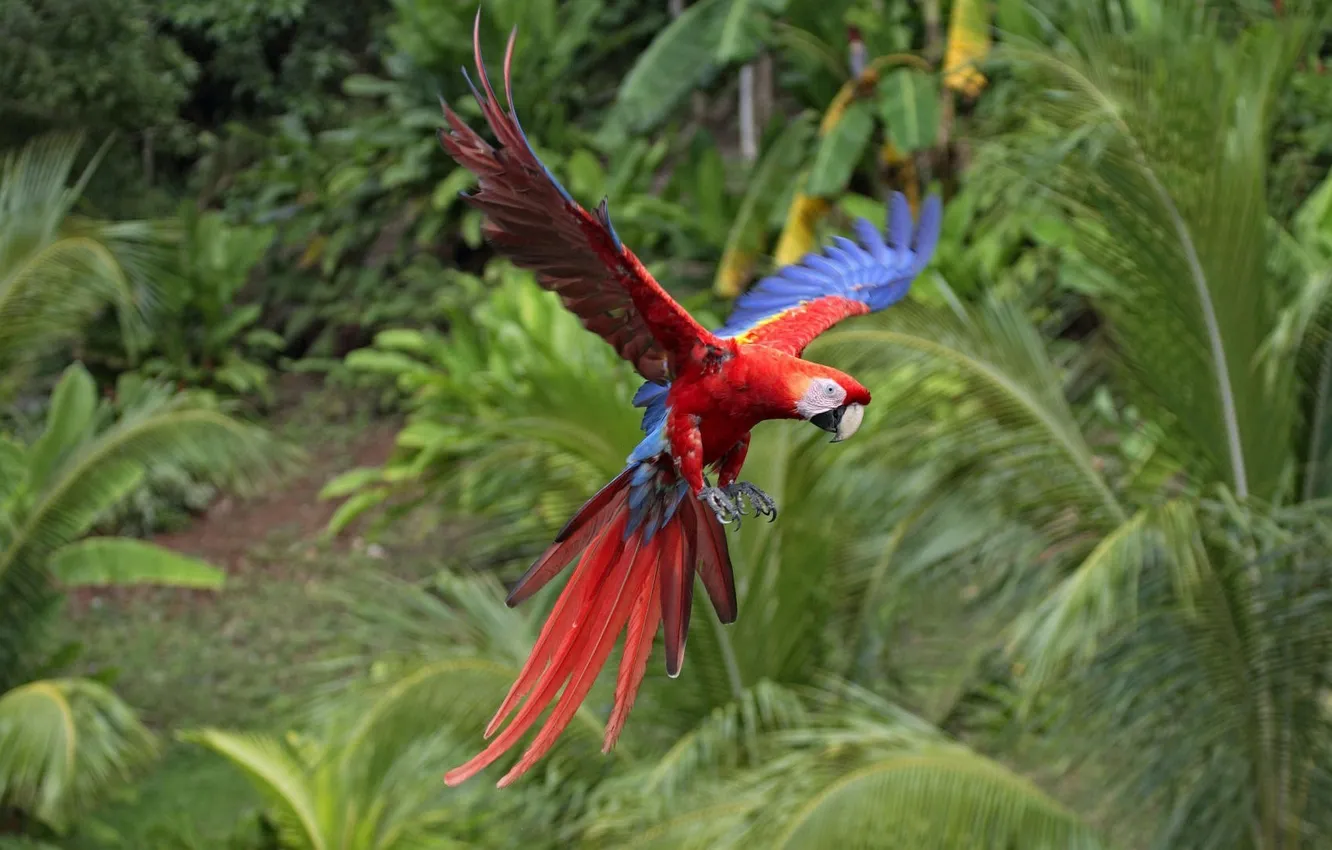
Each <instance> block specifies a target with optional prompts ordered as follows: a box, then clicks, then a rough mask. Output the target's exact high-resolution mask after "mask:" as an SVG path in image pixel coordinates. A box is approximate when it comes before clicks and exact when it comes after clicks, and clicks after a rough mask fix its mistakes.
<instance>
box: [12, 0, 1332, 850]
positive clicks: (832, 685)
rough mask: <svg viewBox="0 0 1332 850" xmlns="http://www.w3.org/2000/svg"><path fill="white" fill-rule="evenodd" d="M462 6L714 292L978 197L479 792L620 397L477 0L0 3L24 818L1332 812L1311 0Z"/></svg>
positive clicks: (548, 124) (720, 844) (543, 109)
mask: <svg viewBox="0 0 1332 850" xmlns="http://www.w3.org/2000/svg"><path fill="white" fill-rule="evenodd" d="M479 6H480V8H481V10H482V13H483V14H482V39H483V42H484V44H485V49H486V54H487V56H488V57H489V58H490V61H491V62H492V63H498V61H499V58H500V57H501V56H502V55H503V53H502V50H503V44H504V39H505V38H506V37H507V35H508V32H509V30H510V28H511V27H512V26H513V25H515V24H517V25H519V33H518V44H517V50H516V54H515V57H514V69H513V76H514V93H515V98H516V101H517V103H516V106H517V108H518V111H519V113H520V114H521V116H522V119H523V125H524V127H525V129H526V130H527V133H528V135H529V136H530V138H531V139H532V142H533V144H534V146H535V147H536V148H537V150H538V152H539V153H540V154H541V156H542V157H543V158H544V159H545V162H546V163H547V165H548V166H549V167H550V168H551V169H552V170H553V171H554V172H555V173H556V174H557V175H559V177H560V179H561V180H562V181H563V182H564V183H565V184H566V185H567V186H568V187H569V189H570V190H571V192H572V193H573V195H574V196H576V197H577V198H578V199H579V201H580V202H582V203H583V204H584V205H585V206H588V207H591V206H592V205H593V204H595V203H597V202H598V201H599V200H600V199H601V198H602V197H603V196H607V197H609V200H610V208H611V210H612V212H613V214H614V216H615V221H616V224H617V228H618V230H619V232H620V235H621V236H622V237H623V239H624V241H625V243H626V244H628V245H629V246H631V247H632V248H633V249H634V250H635V251H636V252H637V253H638V254H639V255H640V256H641V257H642V258H643V260H644V262H645V263H646V264H647V265H648V267H649V269H650V270H651V271H652V272H653V273H654V274H655V275H656V276H657V278H658V279H659V280H661V281H662V282H663V284H664V285H665V286H666V287H667V288H668V289H669V290H670V292H671V293H672V294H673V295H675V296H676V297H677V298H678V299H680V300H681V301H682V302H683V303H684V304H685V305H686V306H687V307H688V308H689V309H690V310H691V311H693V312H694V313H695V315H697V316H699V317H700V319H703V320H705V321H704V323H705V324H709V325H710V326H716V325H717V324H720V322H721V320H722V319H723V318H724V317H725V315H726V313H727V310H728V309H729V302H730V301H731V300H732V299H733V298H735V297H736V296H737V295H738V294H740V293H742V292H743V291H745V289H746V287H748V286H749V285H751V284H752V283H754V282H755V281H756V280H757V279H759V278H761V277H762V276H763V275H765V274H767V273H768V272H770V271H772V270H773V269H775V268H777V267H779V266H780V265H782V264H786V263H790V262H793V261H795V260H797V259H798V258H799V257H800V256H802V255H803V254H804V253H805V252H806V251H808V250H810V249H811V248H813V247H815V246H817V245H819V244H821V243H822V242H823V241H824V240H825V239H829V238H831V237H832V236H833V235H836V234H842V233H846V232H848V230H849V226H850V222H851V221H852V219H853V218H854V217H855V216H867V217H869V218H871V219H873V220H875V221H882V220H883V217H884V215H885V205H884V204H885V199H886V197H887V194H888V192H889V191H891V190H898V191H902V192H904V193H905V194H906V195H907V196H908V198H909V199H910V200H911V203H912V204H913V205H915V204H918V203H919V202H920V200H921V199H922V198H923V197H925V195H926V194H927V193H929V192H938V193H940V194H942V195H943V197H944V207H945V222H944V232H943V236H942V239H941V242H940V247H939V249H938V251H937V254H936V257H935V260H934V261H933V262H932V264H931V265H930V267H929V268H928V269H927V270H926V272H925V273H924V274H922V276H921V277H920V278H919V279H918V280H917V282H916V283H915V285H914V286H913V289H912V293H911V295H910V297H909V298H908V299H907V300H906V301H904V302H902V303H901V304H899V305H898V306H896V307H894V308H892V309H891V310H888V311H885V312H883V313H880V314H876V315H874V316H869V317H861V318H857V319H854V320H851V321H848V322H845V323H843V324H841V325H839V326H838V327H837V328H836V329H835V330H834V331H832V332H830V333H828V334H826V335H825V336H824V337H822V338H821V339H820V340H818V341H817V342H816V343H815V345H813V346H812V347H811V348H810V350H809V351H808V352H807V355H806V356H807V357H809V358H811V359H814V360H818V361H821V362H826V363H829V364H832V365H836V366H838V367H839V368H843V369H847V370H849V371H852V372H853V373H854V374H855V375H857V377H858V378H860V379H861V380H862V381H863V382H864V383H865V384H866V385H867V386H869V387H870V388H871V390H872V391H873V394H874V399H875V401H874V403H873V405H871V407H870V408H869V412H868V415H867V420H866V423H865V426H864V427H863V428H862V429H861V432H860V433H859V434H858V435H857V436H856V438H855V439H853V440H851V441H849V442H847V443H843V444H838V445H837V446H830V445H828V444H827V441H826V440H825V439H822V438H821V437H820V436H819V435H818V433H817V432H816V431H815V429H812V428H806V427H801V426H798V425H794V424H790V423H770V424H766V425H763V426H760V427H759V429H758V430H757V431H756V433H755V442H754V446H753V448H752V450H751V452H750V455H749V462H748V464H747V467H746V474H745V477H746V478H748V479H752V480H753V481H754V482H755V483H756V484H758V485H759V486H761V487H763V488H764V489H765V490H766V491H767V492H769V493H771V494H773V495H774V496H775V497H776V499H777V501H778V503H779V505H780V506H781V517H780V519H779V521H778V522H776V523H774V524H771V525H769V524H767V523H758V522H750V523H745V524H744V525H743V527H742V528H740V529H739V530H732V531H729V532H728V534H729V535H730V538H731V547H732V553H733V556H734V560H735V566H736V574H737V581H738V585H739V597H740V604H739V610H740V615H739V620H738V621H737V622H736V623H734V624H733V625H729V626H725V627H723V626H721V625H719V624H718V623H717V622H716V620H715V616H714V615H713V612H712V611H711V609H710V608H708V605H707V602H706V601H705V600H703V599H702V596H703V594H698V595H697V597H698V598H696V599H695V603H694V604H695V605H696V606H699V607H698V609H697V610H696V611H695V614H694V616H693V619H692V622H693V625H692V630H691V637H690V640H689V645H688V646H689V648H688V654H687V656H686V660H685V665H684V670H683V673H682V675H681V676H680V677H679V678H678V679H674V680H672V679H669V678H667V677H666V675H665V673H664V670H663V665H662V664H661V662H660V658H661V655H660V652H661V651H660V649H658V650H656V651H655V652H656V654H654V657H653V661H652V663H651V665H650V667H649V672H648V676H647V679H646V680H645V682H644V685H643V688H642V690H641V693H640V695H639V697H638V700H637V703H636V705H635V708H634V710H633V713H632V714H631V715H630V717H629V721H628V724H627V727H626V729H625V732H624V735H623V737H622V739H621V742H620V743H619V745H618V746H617V747H616V749H615V750H614V751H613V752H611V753H610V754H605V755H603V754H602V753H601V752H600V740H601V733H602V729H603V725H604V723H605V721H606V711H607V706H608V705H609V702H610V695H611V690H612V688H613V684H612V683H611V682H610V681H608V680H609V679H610V678H611V677H609V676H603V677H602V681H600V682H599V683H598V685H597V689H596V690H594V691H593V693H592V696H591V697H590V698H589V699H588V701H587V703H586V704H585V705H584V706H583V708H582V709H581V710H580V712H579V715H578V719H577V720H576V721H575V723H574V725H573V726H571V727H570V729H569V730H568V731H567V732H566V733H565V735H564V736H563V740H561V742H560V743H559V744H558V745H557V746H556V748H555V750H554V751H553V752H552V754H551V756H550V757H549V758H547V759H546V760H545V761H543V762H542V763H541V764H540V765H538V767H537V768H536V769H535V770H534V771H533V772H532V773H531V774H529V775H528V776H526V777H524V779H523V780H522V781H521V782H519V783H518V784H516V785H515V786H514V787H511V788H508V789H506V790H503V791H499V790H496V789H495V788H494V787H493V786H494V780H495V779H496V778H498V776H499V775H501V774H502V772H503V770H504V769H505V765H504V764H500V765H496V766H495V767H494V768H492V769H491V770H488V771H487V772H486V773H485V774H483V775H482V776H481V777H480V778H478V779H477V780H475V781H472V782H469V783H467V784H465V785H463V786H462V787H460V788H456V789H449V788H446V787H445V786H444V784H443V781H442V776H443V774H444V772H445V771H446V770H448V769H449V768H452V767H454V766H456V765H458V764H459V763H461V762H462V761H463V760H465V759H466V758H468V757H470V756H471V755H472V754H473V753H474V752H476V750H477V748H478V747H479V746H480V744H481V729H482V727H483V725H484V723H485V721H486V719H487V718H488V717H489V715H490V713H491V712H492V711H493V710H494V709H495V707H496V706H497V705H498V703H499V701H500V699H501V698H502V696H503V695H504V693H505V692H506V690H507V688H508V686H509V684H510V682H511V681H512V680H513V677H514V675H515V674H516V672H517V670H518V668H519V667H520V666H521V664H522V663H523V661H524V660H525V658H526V656H527V653H528V650H529V649H530V647H531V645H532V641H533V639H534V637H535V634H536V630H537V628H538V627H539V625H540V623H541V622H542V619H543V617H544V614H545V612H546V610H548V607H549V605H550V604H551V602H552V601H553V599H554V596H555V595H556V593H557V592H558V586H557V587H555V588H552V589H548V590H546V591H544V592H543V593H542V594H541V595H540V596H539V597H538V598H536V599H534V600H533V601H532V602H531V603H528V604H526V605H524V606H522V607H520V608H518V609H514V610H510V609H508V608H506V607H505V606H504V602H503V597H504V592H505V586H506V583H509V582H512V581H513V580H514V579H516V578H517V576H518V575H520V574H521V572H522V571H523V570H524V569H525V568H526V567H527V565H528V564H529V563H530V562H531V559H532V558H533V557H535V556H536V555H537V554H538V553H539V552H540V551H541V550H542V549H544V547H545V545H546V544H547V543H548V541H549V540H550V539H551V537H552V536H553V535H554V533H555V532H556V531H557V530H558V529H559V528H560V526H561V525H563V523H564V522H565V520H566V519H567V518H568V516H569V515H570V513H571V512H572V511H573V510H574V509H575V508H576V507H577V506H578V505H579V504H581V502H582V501H583V500H584V499H586V498H587V497H588V496H590V495H591V494H592V493H593V492H594V491H595V490H596V489H597V488H598V487H599V486H600V485H601V484H602V483H604V482H605V481H606V480H608V479H609V478H611V477H612V476H613V475H615V474H616V473H617V472H619V470H620V469H621V467H622V465H623V463H624V459H625V456H626V455H627V453H628V452H629V450H630V449H631V448H632V446H633V445H634V443H636V442H637V440H638V436H639V432H638V426H639V418H640V415H641V414H640V411H638V410H636V409H634V408H633V407H631V406H630V398H631V396H632V394H633V392H634V390H635V389H636V388H637V383H638V382H637V381H636V380H635V377H636V376H635V375H634V374H633V372H632V370H631V369H630V368H629V366H628V365H627V364H626V363H624V362H622V361H621V360H619V359H618V358H617V357H616V356H615V354H614V352H613V351H612V350H611V349H610V347H609V346H607V345H606V344H605V343H604V342H603V341H602V340H600V339H598V338H596V337H595V336H594V335H592V334H590V333H587V332H585V331H583V330H582V329H581V327H580V326H579V325H578V322H577V320H576V319H575V318H574V317H573V316H571V315H570V314H568V313H567V312H566V311H564V310H563V309H562V308H561V307H560V305H559V303H558V301H557V300H556V299H555V298H554V297H553V296H551V295H550V294H548V293H545V292H543V291H541V290H540V289H539V288H537V287H536V286H535V284H534V283H533V281H532V279H531V277H530V276H529V275H528V274H526V273H524V272H520V271H517V270H515V269H514V268H513V267H512V266H511V265H509V264H508V263H507V262H505V261H503V260H500V259H497V258H495V257H494V255H493V253H492V251H491V250H490V249H489V248H488V247H487V246H486V244H485V243H484V241H483V239H482V237H481V222H480V220H479V219H478V217H477V216H476V214H475V213H474V212H473V211H471V210H469V209H468V208H467V207H466V206H465V205H464V204H462V203H461V202H460V201H459V200H458V194H459V192H460V191H463V190H466V189H468V188H469V187H470V185H471V183H470V181H471V178H470V176H469V175H468V174H467V173H466V172H464V171H462V170H459V169H457V168H455V167H454V166H453V163H452V161H451V160H450V159H449V158H448V157H447V156H446V155H445V154H444V153H443V151H442V150H440V147H439V144H438V141H437V140H436V137H435V130H436V129H437V128H438V127H439V126H440V125H441V123H442V119H441V113H440V108H439V103H438V99H439V98H440V97H443V98H445V99H446V100H447V101H448V102H449V103H450V104H451V105H452V106H454V108H456V109H458V110H459V112H460V113H461V114H462V115H463V116H464V117H465V118H466V119H467V120H469V121H470V122H472V123H473V126H478V127H480V126H481V119H480V113H479V110H478V109H477V108H476V105H475V103H474V102H473V101H472V99H471V98H470V96H468V93H467V88H466V83H465V82H464V79H463V77H462V74H461V73H460V71H459V68H460V67H461V66H464V65H470V62H471V31H472V20H473V16H474V15H475V13H476V11H477V8H478V0H346V2H340V3H315V2H311V0H273V2H268V3H257V2H253V0H211V2H203V1H202V0H158V2H148V0H0V146H3V148H4V152H3V165H2V168H3V171H2V172H0V395H3V399H2V400H0V848H3V850H18V848H24V850H34V849H35V848H51V847H59V848H71V850H98V849H99V848H132V850H204V848H208V850H213V849H214V848H229V849H230V850H275V848H291V850H295V849H296V848H301V849H302V850H334V848H336V849H337V850H406V848H413V849H414V850H415V849H416V848H462V847H476V848H508V847H524V848H540V847H551V848H555V847H561V848H563V847H617V848H618V847H633V848H646V847H661V848H708V850H713V848H727V847H735V848H752V847H762V848H825V847H826V848H837V849H838V850H842V848H850V847H891V848H983V847H993V848H1021V850H1034V849H1035V848H1058V849H1059V850H1063V849H1064V848H1148V847H1154V848H1171V850H1175V848H1179V850H1195V848H1196V850H1204V848H1208V849H1209V850H1232V848H1233V850H1295V849H1296V848H1326V847H1329V846H1332V501H1329V497H1332V333H1330V332H1332V179H1330V178H1329V176H1328V172H1329V166H1332V73H1329V72H1328V70H1327V65H1328V63H1329V61H1332V10H1329V9H1328V6H1327V4H1326V3H1323V2H1319V0H1306V2H1303V3H1301V2H1297V0H1285V2H1280V0H1276V1H1275V2H1272V1H1271V0H1215V1H1214V2H1210V3H1204V2H1198V0H1094V2H1087V1H1086V0H1033V1H1032V2H1024V0H994V2H985V0H688V1H687V2H685V0H480V2H479ZM492 75H495V76H497V75H498V65H497V64H496V65H493V66H492ZM823 436H825V437H826V435H823ZM559 584H562V582H556V585H559ZM613 664H614V660H612V666H613Z"/></svg>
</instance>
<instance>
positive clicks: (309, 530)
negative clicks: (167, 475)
mask: <svg viewBox="0 0 1332 850" xmlns="http://www.w3.org/2000/svg"><path fill="white" fill-rule="evenodd" d="M398 427H399V426H398V424H397V423H393V422H376V423H373V424H372V425H370V426H369V427H368V428H367V429H365V430H364V431H362V432H360V433H358V434H357V435H356V436H355V437H354V438H353V440H351V441H349V445H347V446H345V447H343V448H341V449H340V448H336V447H333V446H318V447H315V448H313V449H311V452H310V453H311V455H312V457H311V461H310V465H309V468H308V469H307V470H306V471H305V472H304V473H302V474H300V475H299V476H298V477H295V478H293V479H291V480H289V481H287V482H286V483H285V484H284V485H282V486H281V487H279V488H278V489H276V490H274V491H273V492H271V493H266V494H264V495H261V496H257V497H254V498H251V499H247V500H243V501H242V500H238V499H236V498H234V497H231V496H223V497H222V498H220V499H218V500H217V501H216V502H215V503H213V505H212V506H211V507H209V508H208V510H207V511H206V512H205V513H204V515H203V516H201V517H198V518H197V519H195V521H194V522H193V523H191V524H190V526H189V528H186V529H183V530H181V531H177V532H172V533H170V534H159V535H157V536H155V537H154V538H153V542H154V543H157V544H158V545H161V546H165V547H167V548H168V549H172V550H175V551H177V552H181V553H184V554H187V555H193V556H195V557H198V558H203V559H204V560H206V561H208V562H209V563H211V564H213V565H215V566H218V567H222V568H224V569H225V570H227V572H228V573H231V574H233V575H235V574H239V573H243V572H244V571H245V570H246V569H247V568H248V566H249V564H248V559H247V558H246V554H247V552H249V550H251V549H252V548H253V547H254V546H255V545H256V544H258V543H262V542H263V541H265V540H267V539H269V538H270V537H272V536H274V535H280V536H281V537H283V538H285V539H288V540H293V539H300V540H312V539H314V538H315V537H317V536H319V535H320V534H321V533H322V532H323V530H324V528H325V526H327V525H328V521H329V519H331V518H332V516H333V513H334V512H335V511H336V510H337V509H338V506H339V505H340V504H341V502H340V501H339V500H336V499H335V500H328V501H320V499H319V491H320V490H321V489H323V487H324V485H325V484H327V483H328V482H329V480H330V479H332V478H333V477H334V476H336V475H338V474H339V473H342V472H345V471H347V470H348V469H352V468H354V467H358V466H378V465H380V464H382V463H383V462H384V461H385V460H387V459H388V457H389V454H390V453H391V452H392V451H393V438H394V437H395V436H396V435H397V432H398ZM350 539H351V536H350V535H344V536H343V537H342V538H340V539H339V540H338V541H337V543H336V544H335V545H339V546H346V545H349V541H350Z"/></svg>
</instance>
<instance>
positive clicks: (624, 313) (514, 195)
mask: <svg viewBox="0 0 1332 850" xmlns="http://www.w3.org/2000/svg"><path fill="white" fill-rule="evenodd" d="M480 33H481V13H480V11H479V10H478V12H477V17H476V22H475V24H474V25H473V29H472V45H473V51H474V53H475V58H476V69H477V73H478V74H480V76H481V86H482V89H483V90H484V92H485V95H484V96H483V95H482V94H481V92H478V91H477V89H476V86H474V85H472V81H471V78H470V77H468V79H467V83H468V85H469V86H471V88H472V94H473V95H474V96H475V97H476V100H477V103H478V104H479V105H480V106H481V111H482V113H483V114H484V115H485V118H486V121H487V123H489V124H490V129H491V131H492V132H493V133H494V134H495V137H496V139H498V141H499V148H493V147H491V146H490V145H489V144H488V143H487V142H486V141H485V140H484V139H482V138H481V136H479V135H478V134H477V133H476V132H475V131H474V130H472V128H470V127H468V126H467V124H465V123H464V122H463V121H462V119H460V118H459V117H458V115H457V114H456V113H454V112H453V110H452V109H450V108H449V107H448V105H447V104H443V103H441V105H442V106H443V109H444V117H445V119H446V120H447V121H448V123H449V128H450V129H448V130H446V129H440V131H439V140H440V144H442V145H443V146H444V149H445V150H446V151H448V153H449V155H450V156H452V157H453V159H454V160H456V161H457V162H458V164H459V165H461V166H462V167H464V168H466V169H467V170H468V171H471V172H472V173H473V174H475V175H476V176H477V179H478V182H479V186H478V188H477V190H476V191H475V192H473V193H472V194H470V195H469V194H464V195H463V198H464V199H465V200H466V201H467V202H468V203H469V204H471V205H472V206H473V207H475V208H477V209H478V210H480V211H481V212H482V213H484V214H485V216H486V222H485V224H484V225H483V228H482V230H483V232H484V233H485V235H486V237H487V239H489V241H490V243H491V244H492V245H494V246H495V248H496V249H497V250H498V251H499V252H500V253H502V254H504V255H505V256H506V257H508V258H509V259H510V260H512V261H513V263H514V264H515V265H517V266H521V267H522V268H526V269H531V270H532V271H534V272H536V277H537V281H538V283H540V284H541V286H542V287H544V288H546V289H549V290H553V291H554V292H556V293H558V294H559V296H560V300H561V301H563V302H564V306H565V307H567V308H568V309H569V310H571V311H572V312H573V313H575V314H576V315H577V316H578V318H579V319H581V320H582V323H583V326H584V327H585V328H587V329H588V330H590V331H593V332H594V333H597V334H599V335H600V336H601V337H602V338H603V339H605V340H606V341H607V342H609V343H610V344H611V345H612V346H614V348H615V351H616V352H617V353H618V354H619V355H620V356H621V357H623V358H624V359H625V360H628V361H629V362H630V363H632V364H633V366H634V368H635V369H637V370H638V373H639V374H640V375H642V376H643V377H644V378H647V379H648V380H649V381H656V382H661V381H665V380H668V379H669V377H670V359H671V357H672V356H674V355H676V354H677V353H679V354H681V355H683V353H685V352H687V351H688V350H689V349H690V348H691V347H692V345H693V344H694V343H695V342H697V341H698V340H700V339H703V340H710V339H712V334H711V333H709V332H708V331H707V330H706V329H704V328H703V327H701V326H700V325H699V324H698V323H697V322H696V321H694V319H693V317H692V316H690V315H689V313H688V312H686V311H685V309H684V308H683V307H681V306H680V305H679V304H677V303H676V302H675V300H674V299H672V298H671V296H670V295H668V294H667V293H666V290H664V289H662V288H661V285H660V284H658V283H657V282H656V281H655V280H653V278H652V275H650V274H648V272H647V270H646V269H644V268H643V264H642V263H641V262H639V260H638V258H637V257H636V256H634V254H633V252H632V251H630V250H629V249H628V248H625V247H624V246H623V245H622V244H620V239H619V237H618V236H616V235H615V229H614V228H613V227H612V226H611V221H610V214H609V213H608V211H607V208H606V201H604V200H603V201H602V202H601V205H600V206H599V207H598V208H597V211H596V215H595V217H594V216H593V215H591V214H589V213H588V211H587V210H585V209H583V207H581V206H580V205H579V204H578V203H577V202H576V201H575V200H574V199H573V197H572V196H570V195H569V193H568V191H566V190H565V188H564V187H563V186H561V185H560V183H559V181H558V180H556V179H555V177H554V175H552V174H551V173H550V171H549V170H548V169H547V168H546V166H545V165H543V164H542V162H541V160H540V159H539V158H538V157H537V155H536V153H535V152H534V151H533V150H532V146H531V145H530V144H528V141H527V136H526V134H524V133H523V128H522V126H521V125H520V124H519V123H518V115H517V113H516V112H515V111H514V108H513V90H512V85H511V81H510V74H509V71H510V67H511V65H512V62H513V45H514V39H515V37H516V36H517V34H518V31H517V28H515V29H514V31H513V32H512V33H510V35H509V45H508V49H507V50H505V53H504V94H505V98H506V99H507V100H508V102H509V109H508V111H507V112H505V111H503V110H501V108H500V106H499V104H498V102H497V98H496V97H495V91H494V89H492V88H491V86H490V80H489V78H488V77H487V76H486V69H485V65H484V63H483V62H482V59H481V40H480ZM463 75H464V76H467V72H466V70H464V71H463Z"/></svg>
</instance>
